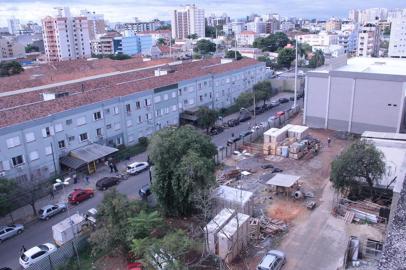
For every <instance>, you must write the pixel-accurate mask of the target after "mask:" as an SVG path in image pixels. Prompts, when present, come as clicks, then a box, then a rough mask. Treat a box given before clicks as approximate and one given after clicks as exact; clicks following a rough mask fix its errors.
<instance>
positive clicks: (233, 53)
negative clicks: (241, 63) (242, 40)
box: [224, 50, 242, 60]
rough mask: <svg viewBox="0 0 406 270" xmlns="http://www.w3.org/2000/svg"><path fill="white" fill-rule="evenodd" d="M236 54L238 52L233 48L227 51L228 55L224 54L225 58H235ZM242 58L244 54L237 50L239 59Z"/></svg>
mask: <svg viewBox="0 0 406 270" xmlns="http://www.w3.org/2000/svg"><path fill="white" fill-rule="evenodd" d="M235 54H236V52H235V51H233V50H230V51H227V53H226V55H225V56H224V57H225V58H232V59H235ZM241 59H242V55H241V53H240V52H239V51H237V60H241Z"/></svg>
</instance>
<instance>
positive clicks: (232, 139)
mask: <svg viewBox="0 0 406 270" xmlns="http://www.w3.org/2000/svg"><path fill="white" fill-rule="evenodd" d="M239 140H241V138H240V137H231V138H230V139H228V140H227V146H230V145H232V144H233V143H236V142H238V141H239Z"/></svg>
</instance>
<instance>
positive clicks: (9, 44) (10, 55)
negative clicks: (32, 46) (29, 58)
mask: <svg viewBox="0 0 406 270" xmlns="http://www.w3.org/2000/svg"><path fill="white" fill-rule="evenodd" d="M22 57H25V49H24V45H22V44H20V43H18V42H16V41H15V39H14V38H10V37H0V61H1V60H10V59H16V58H22Z"/></svg>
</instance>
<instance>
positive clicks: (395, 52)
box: [388, 16, 406, 58]
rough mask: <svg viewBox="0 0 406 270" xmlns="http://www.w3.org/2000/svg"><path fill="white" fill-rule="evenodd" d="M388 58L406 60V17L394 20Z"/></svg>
mask: <svg viewBox="0 0 406 270" xmlns="http://www.w3.org/2000/svg"><path fill="white" fill-rule="evenodd" d="M388 56H389V57H396V58H406V16H403V17H398V18H395V19H393V20H392V26H391V32H390V40H389V52H388Z"/></svg>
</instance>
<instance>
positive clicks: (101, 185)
mask: <svg viewBox="0 0 406 270" xmlns="http://www.w3.org/2000/svg"><path fill="white" fill-rule="evenodd" d="M119 182H120V178H118V177H103V178H102V179H100V180H99V181H97V182H96V188H97V189H98V190H106V189H108V188H109V187H112V186H114V185H117V184H118V183H119Z"/></svg>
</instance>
